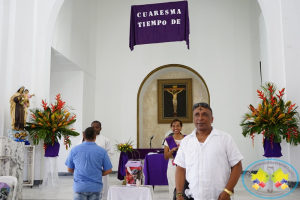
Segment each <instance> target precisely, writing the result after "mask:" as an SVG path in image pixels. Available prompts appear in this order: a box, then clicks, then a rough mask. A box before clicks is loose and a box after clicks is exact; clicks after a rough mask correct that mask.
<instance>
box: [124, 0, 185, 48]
mask: <svg viewBox="0 0 300 200" xmlns="http://www.w3.org/2000/svg"><path fill="white" fill-rule="evenodd" d="M189 34H190V24H189V13H188V2H187V1H177V2H168V3H159V4H147V5H139V6H131V17H130V38H129V47H130V49H131V51H132V50H133V48H134V45H139V44H151V43H161V42H173V41H184V40H185V41H186V44H187V46H188V49H189Z"/></svg>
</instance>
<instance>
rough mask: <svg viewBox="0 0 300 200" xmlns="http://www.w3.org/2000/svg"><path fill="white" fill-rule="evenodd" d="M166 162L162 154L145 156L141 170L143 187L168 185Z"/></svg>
mask: <svg viewBox="0 0 300 200" xmlns="http://www.w3.org/2000/svg"><path fill="white" fill-rule="evenodd" d="M168 161H169V160H165V158H164V154H152V155H146V157H145V161H144V169H143V172H144V175H145V185H168V178H167V169H168Z"/></svg>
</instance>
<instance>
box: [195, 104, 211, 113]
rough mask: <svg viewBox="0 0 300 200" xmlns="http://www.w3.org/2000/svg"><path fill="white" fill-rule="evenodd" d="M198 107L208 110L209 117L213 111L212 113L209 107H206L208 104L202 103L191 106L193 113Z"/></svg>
mask: <svg viewBox="0 0 300 200" xmlns="http://www.w3.org/2000/svg"><path fill="white" fill-rule="evenodd" d="M198 107H203V108H208V109H209V110H210V111H211V115H212V113H213V111H212V109H211V107H210V106H209V105H208V103H204V102H201V103H195V104H194V105H193V111H194V110H195V109H196V108H198Z"/></svg>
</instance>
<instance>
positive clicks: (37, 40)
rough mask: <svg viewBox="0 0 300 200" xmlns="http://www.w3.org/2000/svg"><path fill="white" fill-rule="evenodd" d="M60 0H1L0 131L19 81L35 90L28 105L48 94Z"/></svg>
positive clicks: (38, 150) (7, 121)
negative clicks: (51, 56) (52, 39)
mask: <svg viewBox="0 0 300 200" xmlns="http://www.w3.org/2000/svg"><path fill="white" fill-rule="evenodd" d="M62 3H63V0H48V1H43V2H41V1H33V0H31V1H16V0H11V1H7V0H0V92H1V95H0V135H4V136H7V132H6V131H7V129H8V128H10V124H11V118H10V111H9V99H10V97H11V96H12V95H13V94H14V93H15V91H16V90H17V89H18V87H19V86H20V85H24V86H25V87H26V88H28V89H29V90H30V92H32V93H35V95H36V96H35V97H34V99H33V101H32V103H31V108H37V107H40V100H41V99H48V98H49V90H50V49H51V46H50V41H51V38H52V33H53V26H54V22H55V19H56V15H57V13H58V11H59V8H60V6H61V4H62ZM42 151H43V149H42V146H41V145H40V146H37V148H36V156H35V158H36V159H35V169H36V170H35V180H40V179H41V176H40V174H41V173H40V170H41V158H42V156H43V155H42Z"/></svg>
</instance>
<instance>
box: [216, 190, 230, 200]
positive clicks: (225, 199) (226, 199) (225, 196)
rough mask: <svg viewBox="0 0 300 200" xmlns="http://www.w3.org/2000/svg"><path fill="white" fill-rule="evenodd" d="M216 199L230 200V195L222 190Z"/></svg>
mask: <svg viewBox="0 0 300 200" xmlns="http://www.w3.org/2000/svg"><path fill="white" fill-rule="evenodd" d="M218 200H230V195H229V194H228V193H227V192H225V191H223V192H222V193H221V194H220V195H219V198H218Z"/></svg>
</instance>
